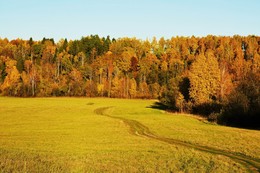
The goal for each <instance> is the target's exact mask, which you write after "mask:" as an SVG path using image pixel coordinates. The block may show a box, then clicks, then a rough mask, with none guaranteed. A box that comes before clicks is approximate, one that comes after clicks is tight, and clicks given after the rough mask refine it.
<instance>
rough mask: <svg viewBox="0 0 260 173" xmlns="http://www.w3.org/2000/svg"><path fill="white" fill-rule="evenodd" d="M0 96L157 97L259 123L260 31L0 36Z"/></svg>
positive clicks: (212, 115)
mask: <svg viewBox="0 0 260 173" xmlns="http://www.w3.org/2000/svg"><path fill="white" fill-rule="evenodd" d="M0 94H1V95H4V96H18V97H45V96H47V97H48V96H87V97H113V98H115V97H116V98H143V99H159V100H160V102H161V103H162V104H163V105H165V106H167V107H168V108H170V109H174V110H176V111H179V112H191V113H198V114H201V115H205V116H207V117H208V118H209V119H210V120H213V121H217V122H221V123H224V124H229V125H239V126H257V127H259V126H260V122H259V119H260V118H259V117H260V37H258V36H246V37H244V36H238V35H236V36H233V37H227V36H212V35H208V36H206V37H194V36H192V37H172V38H171V39H164V38H160V39H159V40H157V39H156V38H153V39H152V40H151V41H149V40H140V39H137V38H127V37H126V38H119V39H111V38H110V37H109V36H107V37H102V38H101V37H99V36H98V35H90V36H87V37H82V38H81V39H80V40H69V41H68V40H67V39H61V40H59V41H58V42H57V43H55V42H54V40H53V39H48V38H43V39H42V40H40V41H34V40H33V39H32V38H30V39H29V40H22V39H15V40H11V41H9V40H8V39H0Z"/></svg>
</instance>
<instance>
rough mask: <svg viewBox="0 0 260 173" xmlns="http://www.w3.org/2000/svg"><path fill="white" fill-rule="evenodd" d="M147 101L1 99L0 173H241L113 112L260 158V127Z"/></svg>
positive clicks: (166, 131)
mask: <svg viewBox="0 0 260 173" xmlns="http://www.w3.org/2000/svg"><path fill="white" fill-rule="evenodd" d="M152 104H154V101H152V100H122V99H103V98H102V99H101V98H5V97H2V98H0V172H171V171H172V172H245V171H246V170H245V168H244V167H243V165H240V164H239V163H236V162H235V161H233V160H231V159H230V158H228V157H225V156H221V155H213V154H210V153H206V152H200V151H197V150H195V149H191V148H188V147H184V146H179V145H173V144H172V145H170V144H167V143H164V142H160V141H156V140H153V139H149V138H144V137H141V136H135V135H133V134H131V133H129V127H128V126H127V125H126V124H124V123H123V122H122V121H120V120H117V119H112V118H110V117H106V116H99V115H96V114H95V113H94V110H95V109H97V108H100V107H108V106H109V107H110V106H111V107H112V108H111V109H109V110H108V113H109V114H112V115H113V116H119V117H120V116H121V117H125V118H128V119H134V120H137V121H139V122H141V123H142V124H144V125H146V126H148V127H149V128H150V129H151V131H152V132H154V133H155V134H158V135H160V136H165V137H169V138H173V139H179V140H182V141H187V142H190V143H194V144H200V145H205V146H210V147H215V148H220V149H223V150H227V151H229V150H231V151H235V152H239V153H243V154H246V155H249V156H252V157H258V155H257V153H260V148H259V146H258V145H257V144H259V143H260V132H259V131H252V130H243V129H237V128H229V127H223V126H217V125H211V124H206V123H203V122H201V121H198V120H196V119H194V118H191V117H187V116H180V115H172V114H168V113H164V112H163V111H161V110H157V109H152V108H149V107H150V106H151V105H152Z"/></svg>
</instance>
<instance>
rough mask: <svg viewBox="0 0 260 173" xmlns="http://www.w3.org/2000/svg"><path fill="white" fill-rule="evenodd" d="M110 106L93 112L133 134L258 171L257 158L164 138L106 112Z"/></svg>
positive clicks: (128, 120) (138, 123)
mask: <svg viewBox="0 0 260 173" xmlns="http://www.w3.org/2000/svg"><path fill="white" fill-rule="evenodd" d="M110 108H111V107H101V108H97V109H95V110H94V112H95V113H96V114H97V115H103V116H107V117H110V118H113V119H118V120H121V121H123V122H124V123H125V124H126V125H128V126H129V128H130V133H131V134H133V135H138V136H142V137H148V138H150V139H154V140H158V141H162V142H166V143H168V144H175V145H181V146H185V147H189V148H193V149H196V150H199V151H203V152H207V153H211V154H217V155H223V156H226V157H229V158H231V159H233V160H234V161H235V162H238V163H241V164H242V165H244V166H245V167H246V168H247V170H248V172H260V160H258V159H254V158H251V157H248V156H245V155H242V154H238V153H233V152H227V151H224V150H220V149H215V148H211V147H207V146H200V145H195V144H191V143H187V142H183V141H180V140H176V139H171V138H165V137H161V136H158V135H155V134H153V133H152V132H151V131H150V130H149V128H148V127H146V126H144V125H143V124H141V123H140V122H138V121H136V120H130V119H126V118H122V117H114V116H111V115H109V114H107V113H106V110H108V109H110Z"/></svg>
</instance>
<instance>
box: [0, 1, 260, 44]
mask: <svg viewBox="0 0 260 173" xmlns="http://www.w3.org/2000/svg"><path fill="white" fill-rule="evenodd" d="M90 34H98V35H100V36H107V35H110V37H114V38H119V37H134V36H135V37H137V38H140V39H146V38H148V39H151V38H152V37H153V36H156V37H157V38H159V37H162V36H163V37H165V38H170V37H171V36H177V35H178V36H192V35H195V36H206V35H208V34H213V35H235V34H239V35H260V0H0V37H1V38H5V37H7V38H8V39H14V38H22V39H29V38H30V37H33V39H34V40H41V39H42V38H43V37H46V38H54V39H55V41H58V40H59V39H60V38H68V39H80V38H81V37H82V36H87V35H90Z"/></svg>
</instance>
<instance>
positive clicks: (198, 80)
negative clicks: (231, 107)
mask: <svg viewBox="0 0 260 173" xmlns="http://www.w3.org/2000/svg"><path fill="white" fill-rule="evenodd" d="M189 79H190V91H189V94H190V97H191V99H192V100H193V101H194V103H195V105H200V104H204V103H211V102H212V101H213V100H216V99H217V97H218V94H219V89H220V69H219V65H218V61H217V59H216V58H215V56H214V55H213V53H211V52H210V53H208V54H207V57H206V56H205V55H203V54H200V55H199V56H198V57H197V58H196V60H195V62H194V63H193V64H192V67H191V71H190V74H189Z"/></svg>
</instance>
